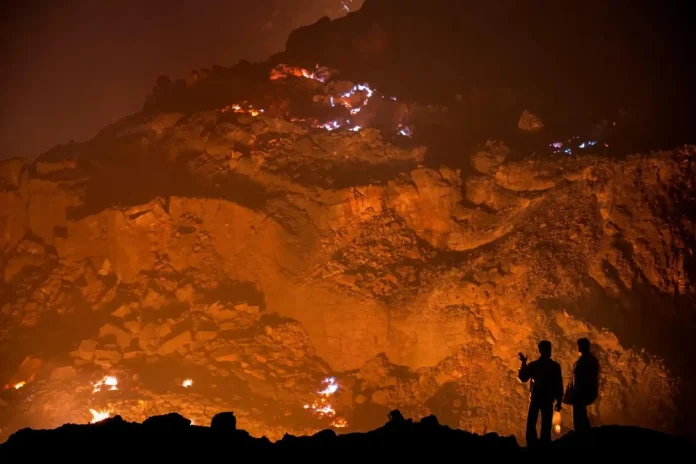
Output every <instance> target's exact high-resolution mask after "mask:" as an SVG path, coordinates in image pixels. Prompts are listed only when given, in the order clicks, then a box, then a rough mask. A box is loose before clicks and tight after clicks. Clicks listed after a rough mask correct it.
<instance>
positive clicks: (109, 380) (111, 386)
mask: <svg viewBox="0 0 696 464" xmlns="http://www.w3.org/2000/svg"><path fill="white" fill-rule="evenodd" d="M93 385H94V388H92V393H97V392H100V391H101V390H102V387H104V388H106V387H108V390H118V379H117V378H116V377H115V376H113V375H105V376H104V377H102V379H101V380H99V381H98V382H96V383H94V384H93Z"/></svg>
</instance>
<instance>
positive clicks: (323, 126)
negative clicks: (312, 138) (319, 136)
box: [317, 121, 341, 131]
mask: <svg viewBox="0 0 696 464" xmlns="http://www.w3.org/2000/svg"><path fill="white" fill-rule="evenodd" d="M317 127H318V128H319V129H326V130H327V131H332V130H335V129H338V128H339V127H341V123H340V122H338V121H329V122H325V123H324V124H319V125H318V126H317Z"/></svg>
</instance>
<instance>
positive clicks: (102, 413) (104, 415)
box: [89, 409, 111, 424]
mask: <svg viewBox="0 0 696 464" xmlns="http://www.w3.org/2000/svg"><path fill="white" fill-rule="evenodd" d="M89 412H90V413H92V420H91V421H90V422H89V423H90V424H96V423H97V422H101V421H103V420H105V419H108V418H109V417H111V411H109V410H107V409H99V410H97V409H90V410H89Z"/></svg>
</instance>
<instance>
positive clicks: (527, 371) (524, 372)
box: [517, 358, 534, 382]
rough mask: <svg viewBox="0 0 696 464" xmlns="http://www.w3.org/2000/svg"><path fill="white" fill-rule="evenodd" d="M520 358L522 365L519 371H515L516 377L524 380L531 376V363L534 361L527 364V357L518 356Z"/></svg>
mask: <svg viewBox="0 0 696 464" xmlns="http://www.w3.org/2000/svg"><path fill="white" fill-rule="evenodd" d="M520 360H521V361H522V365H521V366H520V369H519V371H517V378H518V379H520V381H522V382H526V381H528V380H529V379H530V378H531V377H532V364H534V363H533V362H532V363H531V364H527V358H524V359H522V358H520Z"/></svg>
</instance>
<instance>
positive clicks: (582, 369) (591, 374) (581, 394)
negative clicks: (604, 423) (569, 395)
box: [573, 353, 599, 405]
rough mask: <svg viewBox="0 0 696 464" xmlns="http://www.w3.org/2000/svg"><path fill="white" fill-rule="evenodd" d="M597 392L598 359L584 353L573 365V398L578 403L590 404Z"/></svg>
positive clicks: (595, 397)
mask: <svg viewBox="0 0 696 464" xmlns="http://www.w3.org/2000/svg"><path fill="white" fill-rule="evenodd" d="M598 394H599V361H598V360H597V358H596V357H595V356H594V355H593V354H592V353H585V354H583V355H582V356H580V358H579V359H578V360H577V362H576V363H575V366H574V367H573V398H574V402H577V403H578V404H584V405H588V404H591V403H592V402H593V401H594V400H595V399H597V395H598Z"/></svg>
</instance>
